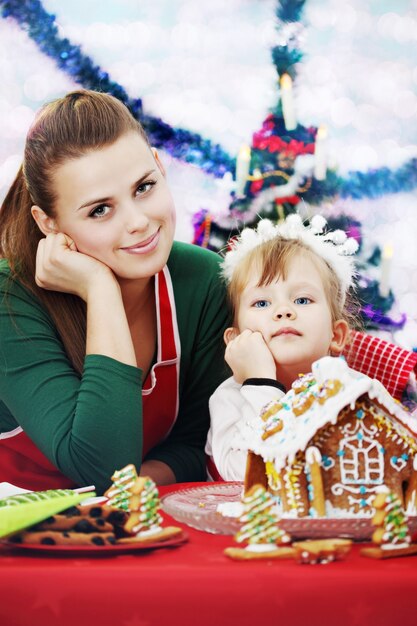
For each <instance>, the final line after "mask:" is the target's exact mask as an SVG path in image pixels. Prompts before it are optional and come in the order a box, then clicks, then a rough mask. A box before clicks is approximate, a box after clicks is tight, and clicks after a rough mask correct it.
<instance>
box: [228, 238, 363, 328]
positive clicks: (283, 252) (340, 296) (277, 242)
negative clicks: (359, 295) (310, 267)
mask: <svg viewBox="0 0 417 626" xmlns="http://www.w3.org/2000/svg"><path fill="white" fill-rule="evenodd" d="M299 255H302V256H304V257H305V258H307V259H308V260H310V261H311V262H312V263H313V264H314V266H315V267H316V269H317V271H318V272H319V273H320V275H321V277H322V281H323V287H324V291H325V294H326V299H327V302H328V304H329V308H330V311H331V316H332V321H333V322H335V321H336V320H340V319H343V320H345V321H346V322H347V323H348V324H349V326H350V327H351V328H354V327H357V326H358V321H357V314H356V306H357V305H356V302H355V299H354V296H353V294H348V295H347V296H346V294H345V293H344V292H343V290H342V287H341V284H340V281H339V279H338V277H337V275H336V273H335V271H334V270H333V268H332V267H331V266H330V265H329V264H328V263H327V262H326V261H325V260H324V259H323V258H321V257H320V256H319V255H318V254H316V253H315V252H314V251H313V250H312V249H311V248H309V246H307V245H306V244H305V243H303V242H302V241H300V240H299V239H285V238H283V237H275V238H273V239H270V240H269V241H265V242H264V243H261V244H260V245H258V246H256V247H255V248H253V249H252V250H251V251H249V252H248V253H247V254H246V255H245V257H244V258H243V259H242V261H241V262H240V263H239V264H237V266H236V267H235V269H234V271H233V275H232V278H231V280H230V282H229V284H228V296H229V302H230V306H231V308H232V314H233V317H234V319H235V320H236V316H237V313H238V310H239V302H240V296H241V294H242V292H243V290H244V289H245V287H246V285H247V284H248V280H249V276H250V274H251V271H252V270H253V269H256V270H257V271H259V281H258V286H262V285H269V284H270V283H272V282H273V281H274V280H276V279H277V278H283V279H284V280H286V278H287V273H288V267H289V265H290V263H291V261H292V260H293V259H294V258H295V257H297V256H299Z"/></svg>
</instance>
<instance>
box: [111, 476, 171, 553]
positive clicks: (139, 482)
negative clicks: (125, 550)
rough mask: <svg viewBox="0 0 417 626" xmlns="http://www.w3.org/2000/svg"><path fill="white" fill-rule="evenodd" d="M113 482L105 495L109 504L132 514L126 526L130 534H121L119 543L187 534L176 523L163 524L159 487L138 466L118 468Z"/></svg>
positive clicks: (151, 540)
mask: <svg viewBox="0 0 417 626" xmlns="http://www.w3.org/2000/svg"><path fill="white" fill-rule="evenodd" d="M112 481H113V485H112V486H111V487H110V488H109V489H108V490H107V491H106V493H105V494H104V495H105V496H106V497H107V498H108V500H107V504H108V505H109V506H111V507H114V508H117V509H121V510H122V511H127V512H128V513H129V516H128V518H127V521H126V522H125V524H124V526H123V530H124V531H125V533H126V534H127V535H128V536H127V537H121V538H120V539H118V541H117V543H132V542H133V543H138V542H139V543H154V542H159V541H161V542H163V541H167V540H168V539H172V538H174V537H179V536H180V535H181V534H182V533H183V530H182V528H178V527H176V526H166V527H162V526H161V524H162V522H163V519H162V516H161V515H160V514H159V509H160V500H159V493H158V489H157V487H156V485H155V483H154V481H153V480H152V479H151V478H149V477H148V476H138V475H137V472H136V468H135V466H134V465H131V464H130V465H127V466H126V467H124V468H123V469H121V470H118V471H116V472H115V473H114V474H113V476H112Z"/></svg>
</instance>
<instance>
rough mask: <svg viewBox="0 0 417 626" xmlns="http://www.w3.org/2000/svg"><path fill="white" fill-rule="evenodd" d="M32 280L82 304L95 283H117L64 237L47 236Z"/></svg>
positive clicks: (101, 266) (96, 262) (61, 234)
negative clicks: (74, 297)
mask: <svg viewBox="0 0 417 626" xmlns="http://www.w3.org/2000/svg"><path fill="white" fill-rule="evenodd" d="M35 279H36V284H37V285H38V286H39V287H42V288H43V289H48V290H51V291H62V292H65V293H73V294H75V295H77V296H79V297H80V298H82V299H83V300H85V301H86V300H87V297H88V294H89V291H90V289H92V288H93V286H94V285H96V284H97V282H99V281H113V282H115V281H116V279H115V277H114V274H113V273H112V271H111V270H110V269H109V268H108V267H107V265H104V263H101V262H100V261H97V259H94V258H93V257H91V256H88V255H87V254H83V253H81V252H78V250H77V247H76V245H75V243H74V241H73V240H72V239H71V238H70V237H68V235H65V234H64V233H50V234H48V235H47V236H46V237H45V238H43V239H41V240H40V241H39V244H38V251H37V254H36V275H35Z"/></svg>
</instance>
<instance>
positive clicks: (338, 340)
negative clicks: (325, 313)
mask: <svg viewBox="0 0 417 626" xmlns="http://www.w3.org/2000/svg"><path fill="white" fill-rule="evenodd" d="M348 337H349V326H348V324H347V322H345V320H337V321H336V322H335V323H334V324H333V339H332V341H331V343H330V354H331V355H332V356H339V355H340V354H342V352H343V348H344V347H345V345H346V342H347V340H348Z"/></svg>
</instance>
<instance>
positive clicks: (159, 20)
mask: <svg viewBox="0 0 417 626" xmlns="http://www.w3.org/2000/svg"><path fill="white" fill-rule="evenodd" d="M43 6H44V8H45V10H46V11H48V12H49V13H53V14H55V15H56V16H57V23H58V24H59V27H60V34H61V35H62V36H65V37H67V38H68V39H69V40H70V41H71V43H73V44H80V45H81V46H82V50H83V52H84V53H85V54H86V55H88V56H90V57H91V58H92V59H93V61H94V63H96V64H98V65H100V66H101V67H102V68H103V69H104V70H105V71H107V72H108V73H109V74H110V78H111V79H113V80H115V81H117V82H118V83H120V84H121V85H122V86H123V87H124V88H125V89H126V91H127V92H128V94H129V96H131V97H137V98H142V100H143V107H144V110H145V112H147V113H149V114H151V115H153V116H159V117H161V118H162V119H163V120H164V121H166V122H167V123H169V124H170V125H171V126H177V127H183V128H186V129H189V130H192V131H195V132H198V133H200V134H201V135H202V136H203V137H206V138H208V139H210V140H212V141H213V142H218V143H219V144H221V146H222V147H223V148H224V149H225V150H227V151H228V152H229V153H230V154H231V155H235V154H237V152H238V150H239V147H240V146H241V145H242V144H243V143H249V144H250V143H251V137H252V133H253V132H254V131H255V130H258V129H259V128H260V126H261V124H262V121H263V119H264V118H265V117H266V114H267V113H268V111H269V110H270V108H271V107H273V106H274V105H275V104H276V102H277V98H278V90H277V76H276V72H275V68H274V66H273V65H272V62H271V55H270V49H271V47H272V46H273V45H276V44H277V43H279V37H280V35H279V33H278V32H277V30H276V27H275V13H274V11H275V9H276V2H275V1H274V0H228V1H227V2H224V1H223V0H210V2H204V3H203V2H199V1H198V0H107V1H106V0H71V2H64V1H60V0H44V1H43ZM303 17H304V22H305V23H306V26H307V27H306V29H305V30H304V31H303V33H300V35H301V37H302V42H301V46H300V47H301V49H302V50H303V51H304V59H303V61H302V62H301V63H300V65H299V68H298V74H297V79H296V81H295V85H294V93H295V102H296V112H297V118H298V120H299V121H300V123H302V124H303V125H305V126H309V125H314V126H319V125H321V124H325V125H326V126H327V127H328V131H329V140H328V153H329V162H330V164H331V165H332V166H334V167H336V168H337V169H338V170H339V172H340V173H341V174H344V173H347V172H348V171H349V170H363V171H367V170H369V169H370V168H373V167H381V166H388V167H390V168H396V167H399V166H401V165H402V164H403V163H404V162H406V161H408V160H409V159H410V158H412V157H417V123H416V118H417V0H349V1H346V2H340V0H307V2H306V4H305V8H304V13H303ZM0 85H1V91H0V198H3V197H4V195H5V193H6V191H7V188H8V186H9V184H10V182H11V181H12V179H13V178H14V176H15V174H16V171H17V169H18V166H19V164H20V162H21V156H22V150H23V142H24V137H25V134H26V132H27V129H28V126H29V124H30V122H31V120H32V118H33V115H34V112H35V111H36V110H37V109H38V108H39V106H40V105H41V104H42V103H43V102H45V101H47V100H50V99H52V98H54V97H57V96H60V95H62V94H63V93H65V92H66V91H68V90H71V89H73V88H76V87H77V85H76V84H75V83H74V82H72V81H71V79H70V78H69V77H68V76H67V75H66V74H64V73H63V72H62V71H60V70H59V69H58V68H57V67H56V65H55V62H54V60H53V59H51V58H48V57H47V56H45V55H44V54H42V53H41V52H40V51H39V50H38V48H37V46H36V44H35V43H34V42H33V41H32V40H31V39H30V38H29V37H28V35H27V34H26V33H25V32H23V31H22V30H21V29H20V28H19V26H18V25H17V24H16V23H15V22H14V21H12V20H6V19H0ZM162 156H163V160H164V162H165V164H166V165H167V171H168V176H169V179H170V182H171V186H172V189H173V192H174V196H175V199H176V204H177V209H178V227H177V237H178V238H179V239H182V240H184V241H190V240H191V239H192V232H193V229H192V223H191V219H192V215H193V214H194V213H195V212H197V211H198V210H199V209H201V208H207V209H209V210H210V211H211V212H212V213H213V214H214V215H216V214H220V213H223V212H224V211H225V210H227V206H228V201H229V189H228V188H227V185H224V183H223V181H221V180H215V179H214V178H212V177H210V176H209V175H207V174H205V173H204V172H201V171H200V170H199V169H198V168H196V167H193V166H190V165H186V164H183V163H180V162H177V161H174V160H173V159H172V158H171V157H169V155H167V154H163V155H162ZM324 210H325V211H326V212H340V211H343V212H344V213H347V214H349V215H352V216H354V217H356V218H357V219H359V220H360V221H361V223H362V225H363V231H362V232H363V236H364V239H365V242H366V243H367V245H369V246H370V247H372V245H375V244H379V245H380V246H384V245H386V244H391V245H392V246H393V249H394V256H393V259H392V265H391V270H390V281H391V285H392V288H393V290H394V294H395V297H396V305H395V306H396V307H397V309H398V311H399V312H400V311H404V312H406V313H407V315H408V320H409V321H408V323H407V325H406V327H405V329H404V330H402V331H399V332H397V333H396V335H395V340H396V341H398V342H399V343H402V344H403V345H406V346H407V347H416V346H417V189H416V190H415V191H414V192H412V193H397V194H391V195H386V196H384V197H383V198H379V199H378V200H369V199H362V200H359V201H354V200H352V199H349V200H343V201H341V200H340V201H338V202H337V203H335V204H334V205H332V206H326V207H324Z"/></svg>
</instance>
